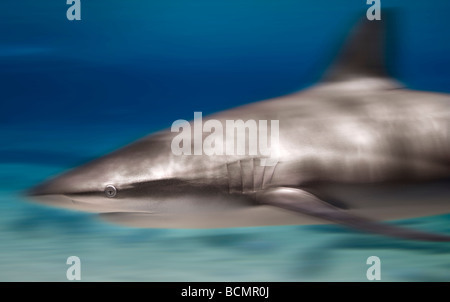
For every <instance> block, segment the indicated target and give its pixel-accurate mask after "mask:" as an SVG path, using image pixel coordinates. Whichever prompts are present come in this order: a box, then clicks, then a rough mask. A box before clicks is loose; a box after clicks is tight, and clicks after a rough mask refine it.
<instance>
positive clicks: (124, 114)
mask: <svg viewBox="0 0 450 302" xmlns="http://www.w3.org/2000/svg"><path fill="white" fill-rule="evenodd" d="M365 2H366V1H365V0H346V1H335V0H322V1H312V0H310V1H299V0H295V1H294V0H280V1H269V0H239V1H237V0H215V1H211V0H159V1H154V0H146V1H144V0H134V1H125V0H120V1H119V0H109V1H106V0H103V1H100V0H81V18H82V20H81V21H68V20H67V18H66V11H67V9H68V8H69V5H67V4H66V1H65V0H51V1H50V0H49V1H32V0H21V1H17V0H1V2H0V213H1V215H0V281H65V280H67V279H66V270H67V268H68V265H67V264H66V260H67V258H68V257H69V256H72V255H75V256H78V257H79V258H80V259H81V272H82V273H81V276H82V281H367V278H366V271H367V269H368V265H367V264H366V260H367V258H368V257H369V256H378V257H379V258H380V259H381V268H382V271H381V276H382V281H450V244H448V243H427V242H415V241H406V240H394V239H390V238H385V237H381V236H376V235H366V234H362V233H357V232H353V231H351V230H348V229H346V228H343V227H340V226H334V225H321V226H276V227H254V228H236V229H217V230H164V229H137V228H126V227H120V226H116V225H111V224H108V223H105V222H103V221H101V220H99V219H98V218H97V217H96V216H95V215H93V214H86V213H80V212H72V211H68V210H63V209H54V208H50V207H44V206H41V205H38V204H33V203H30V202H29V201H28V200H27V199H26V198H24V197H23V192H24V191H25V190H26V189H28V188H30V187H32V186H33V185H36V184H37V183H39V182H41V181H43V180H45V179H46V178H48V177H51V176H54V175H55V174H58V173H61V172H63V171H65V170H67V169H70V168H72V167H75V166H78V165H80V164H83V163H85V162H87V161H89V160H92V159H94V158H97V157H99V156H102V155H104V154H106V153H108V152H111V151H113V150H115V149H117V148H119V147H122V146H124V145H125V144H128V143H131V142H133V141H134V140H136V139H138V138H140V137H142V136H144V135H147V134H149V133H152V132H155V131H157V130H160V129H164V128H167V127H169V126H170V125H171V124H172V122H173V121H175V120H177V119H186V120H190V119H192V118H193V112H194V111H202V112H203V114H204V115H206V114H209V113H213V112H217V111H221V110H224V109H228V108H231V107H235V106H238V105H242V104H246V103H250V102H255V101H259V100H262V99H267V98H271V97H276V96H280V95H283V94H287V93H290V92H294V91H297V90H299V89H302V88H305V87H308V86H310V85H312V84H314V82H315V81H317V80H318V79H319V78H320V76H321V74H322V72H323V71H324V68H325V67H326V64H327V63H328V62H330V60H331V59H332V57H333V54H335V52H336V50H337V48H336V47H337V45H339V44H340V43H341V42H342V39H343V38H344V37H345V36H346V34H347V33H348V31H349V30H350V29H351V27H352V25H353V23H354V22H355V21H356V20H357V19H358V18H359V17H360V16H361V15H364V14H365V11H366V10H367V9H368V7H369V5H367V4H366V3H365ZM381 5H382V7H383V8H392V9H393V12H394V13H395V14H394V15H393V16H394V21H395V22H394V23H395V28H393V29H392V31H395V35H393V38H391V40H390V42H392V43H391V44H392V45H391V49H394V48H393V46H394V44H395V49H394V50H393V51H391V53H392V54H393V55H395V56H393V57H391V58H390V59H389V69H390V70H391V71H392V73H393V75H394V76H395V77H396V78H398V79H399V80H400V81H402V82H403V83H405V84H406V85H407V86H408V87H409V88H412V89H417V90H427V91H440V92H446V93H450V57H449V54H450V39H449V37H450V18H449V13H450V2H449V1H448V0H433V1H419V0H410V1H400V0H390V1H382V3H381ZM382 18H383V15H382ZM449 199H450V197H449ZM449 202H450V200H449ZM396 223H398V224H401V225H405V226H408V227H413V228H417V229H423V230H427V231H435V232H442V233H447V234H449V233H450V215H441V216H434V217H425V218H417V219H409V220H403V221H398V222H396Z"/></svg>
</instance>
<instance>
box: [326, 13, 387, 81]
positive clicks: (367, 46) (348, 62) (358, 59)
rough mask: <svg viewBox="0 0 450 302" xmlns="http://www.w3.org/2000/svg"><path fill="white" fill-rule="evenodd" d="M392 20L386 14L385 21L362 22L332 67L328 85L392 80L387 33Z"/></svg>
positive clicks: (327, 77)
mask: <svg viewBox="0 0 450 302" xmlns="http://www.w3.org/2000/svg"><path fill="white" fill-rule="evenodd" d="M388 19H390V18H389V17H388V15H387V14H386V13H385V11H383V12H382V19H381V20H373V21H369V20H368V19H367V18H366V16H365V15H364V17H363V18H362V19H361V20H360V21H359V23H358V24H357V26H356V27H355V28H354V29H353V31H352V33H351V34H350V37H349V38H347V40H346V42H345V43H344V46H343V47H342V49H341V51H340V53H339V55H338V56H337V59H335V61H334V63H333V64H331V66H330V67H329V68H328V70H327V71H326V73H325V76H324V78H323V81H324V82H340V81H346V80H351V79H353V78H361V77H372V78H389V75H388V72H387V70H386V63H385V57H386V47H385V46H386V40H387V38H386V32H387V22H388V21H389V20H388Z"/></svg>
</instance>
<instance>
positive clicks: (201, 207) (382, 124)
mask: <svg viewBox="0 0 450 302" xmlns="http://www.w3.org/2000/svg"><path fill="white" fill-rule="evenodd" d="M383 28H384V27H383V24H382V23H381V22H377V21H373V22H369V21H367V20H366V21H365V22H363V24H362V25H361V26H360V27H358V28H357V29H356V30H355V32H354V34H353V35H352V36H351V39H350V41H349V42H348V43H347V46H346V47H344V49H343V51H342V53H341V54H340V56H339V57H338V60H337V62H336V63H335V64H334V65H333V66H332V67H331V68H330V70H329V71H328V72H327V73H326V76H325V78H324V80H323V81H321V82H320V83H319V84H317V85H315V86H313V87H311V88H309V89H306V90H304V91H301V92H298V93H294V94H290V95H287V96H282V97H279V98H275V99H270V100H265V101H261V102H257V103H253V104H248V105H245V106H242V107H238V108H235V109H231V110H227V111H223V112H220V113H217V114H214V115H212V116H209V117H205V118H204V120H207V119H215V120H219V121H221V122H222V123H223V124H225V122H226V120H243V121H247V120H256V121H258V120H268V121H269V120H279V143H278V145H277V146H276V148H277V151H278V160H277V162H276V163H275V164H274V165H272V166H263V165H261V162H262V161H264V159H265V158H264V157H263V156H255V155H248V154H247V155H205V154H203V155H175V154H174V153H173V152H172V150H171V143H172V141H173V139H174V137H175V136H176V135H178V133H175V132H172V131H170V130H165V131H161V132H158V133H155V134H153V135H150V136H148V137H145V138H143V139H141V140H139V141H137V142H135V143H133V144H130V145H128V146H126V147H124V148H122V149H120V150H118V151H115V152H113V153H111V154H108V155H106V156H104V157H102V158H99V159H97V160H94V161H93V162H90V163H87V164H86V165H83V166H81V167H78V168H75V169H73V170H72V171H69V172H67V173H65V174H63V175H60V176H58V177H56V178H54V179H52V180H49V181H47V182H45V183H43V184H41V185H39V186H37V187H35V188H33V189H32V190H30V195H32V196H33V198H34V199H36V200H38V201H41V202H43V203H46V204H50V205H53V206H59V207H66V208H73V209H77V210H83V211H91V212H98V213H101V216H102V217H104V218H105V219H108V220H110V221H113V222H116V223H120V224H125V225H130V226H136V227H152V228H218V227H241V226H261V225H286V224H316V223H329V222H333V223H340V224H344V225H347V226H350V227H353V228H357V229H360V230H363V231H367V232H374V233H381V234H385V235H389V236H394V237H401V238H410V239H419V240H436V241H448V240H449V237H447V236H445V235H437V234H427V233H423V232H420V231H415V230H407V229H402V228H399V227H394V226H391V225H389V224H384V223H380V222H378V221H380V220H389V219H399V218H408V217H418V216H426V215H434V214H442V213H448V212H450V200H449V197H450V186H449V185H448V184H450V181H449V180H450V132H449V131H450V95H448V94H441V93H431V92H421V91H414V90H409V89H406V88H405V87H403V86H402V85H401V84H399V83H398V82H397V81H395V80H393V79H391V78H389V77H388V76H387V74H386V72H385V68H384V65H383V55H382V54H383V51H382V49H383V47H382V43H381V42H382V41H383V38H382V37H383ZM111 186H113V189H114V192H113V194H112V195H111V194H109V193H108V192H107V190H109V189H108V188H111ZM105 192H106V193H105Z"/></svg>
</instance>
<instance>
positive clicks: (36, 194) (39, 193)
mask: <svg viewBox="0 0 450 302" xmlns="http://www.w3.org/2000/svg"><path fill="white" fill-rule="evenodd" d="M171 137H172V134H171V133H170V132H169V133H167V132H163V133H160V134H156V135H152V136H150V137H147V138H144V139H142V140H140V141H138V142H136V143H133V144H131V145H129V146H126V147H124V148H122V149H120V150H118V151H116V152H114V153H111V154H109V155H106V156H104V157H101V158H99V159H97V160H94V161H92V162H90V163H87V164H85V165H82V166H80V167H77V168H75V169H73V170H70V171H68V172H66V173H64V174H62V175H59V176H57V177H54V178H52V179H50V180H47V181H45V182H43V183H42V184H39V185H37V186H36V187H34V188H32V189H30V190H29V191H28V192H27V193H28V195H29V196H30V197H31V199H32V200H34V201H37V202H39V203H43V204H46V205H50V206H55V207H62V208H69V209H75V210H81V211H88V212H97V213H108V212H146V213H155V212H158V213H162V212H167V211H170V210H172V209H180V204H187V202H186V201H187V200H188V201H192V202H198V203H201V200H202V199H203V198H210V197H211V196H210V195H209V193H211V194H218V193H217V192H221V190H220V188H221V184H220V183H218V182H217V181H216V182H214V181H213V182H210V181H208V179H216V180H217V179H219V180H220V177H218V178H210V177H208V176H205V175H204V174H202V171H205V170H208V171H211V167H210V166H208V167H204V165H205V164H206V165H210V164H211V165H212V163H211V162H209V161H205V159H204V158H203V159H201V158H199V157H196V156H189V157H183V156H176V155H174V154H173V153H172V152H171V150H170V142H171ZM186 175H189V176H191V177H189V180H187V177H186ZM218 188H219V190H217V189H218Z"/></svg>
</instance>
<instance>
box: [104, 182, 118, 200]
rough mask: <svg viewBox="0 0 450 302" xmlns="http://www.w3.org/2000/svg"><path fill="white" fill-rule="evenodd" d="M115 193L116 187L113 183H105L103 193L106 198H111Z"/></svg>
mask: <svg viewBox="0 0 450 302" xmlns="http://www.w3.org/2000/svg"><path fill="white" fill-rule="evenodd" d="M116 194H117V189H116V187H114V186H113V185H107V186H106V188H105V195H106V197H108V198H113V197H115V196H116Z"/></svg>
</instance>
